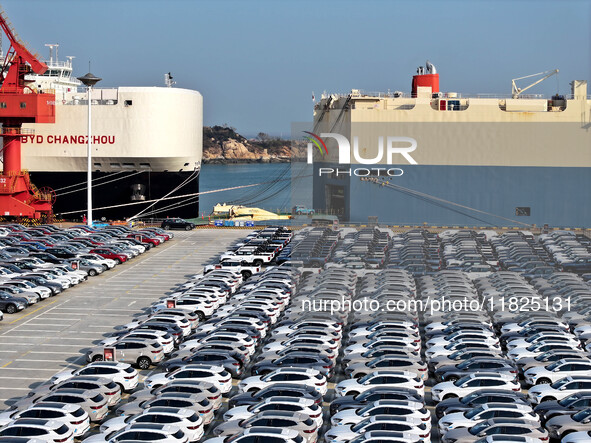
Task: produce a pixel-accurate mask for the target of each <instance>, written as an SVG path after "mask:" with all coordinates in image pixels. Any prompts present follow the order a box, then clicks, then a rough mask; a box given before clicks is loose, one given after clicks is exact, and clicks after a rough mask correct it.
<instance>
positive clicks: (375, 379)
mask: <svg viewBox="0 0 591 443" xmlns="http://www.w3.org/2000/svg"><path fill="white" fill-rule="evenodd" d="M393 385H395V386H396V387H400V388H408V389H412V390H414V391H416V392H417V393H418V394H419V395H421V396H424V395H425V385H424V383H423V381H422V380H421V379H420V377H418V376H417V374H415V373H414V372H409V371H391V370H379V371H374V372H372V373H371V374H367V375H366V376H365V377H361V378H360V379H356V378H352V379H348V380H343V381H341V382H340V383H339V384H337V385H336V386H335V393H336V395H337V396H345V395H356V394H359V393H361V392H365V391H367V390H368V389H371V388H374V387H392V386H393Z"/></svg>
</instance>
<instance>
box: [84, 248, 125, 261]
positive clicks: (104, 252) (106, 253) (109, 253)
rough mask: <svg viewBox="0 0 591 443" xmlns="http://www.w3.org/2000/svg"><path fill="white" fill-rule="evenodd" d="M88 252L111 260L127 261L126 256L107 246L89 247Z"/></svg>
mask: <svg viewBox="0 0 591 443" xmlns="http://www.w3.org/2000/svg"><path fill="white" fill-rule="evenodd" d="M88 253H89V254H97V255H100V256H101V257H103V258H110V259H111V260H115V261H116V262H117V263H123V262H126V261H127V256H125V255H123V254H118V253H117V252H115V251H113V250H111V249H109V248H95V249H91V250H90V251H89V252H88Z"/></svg>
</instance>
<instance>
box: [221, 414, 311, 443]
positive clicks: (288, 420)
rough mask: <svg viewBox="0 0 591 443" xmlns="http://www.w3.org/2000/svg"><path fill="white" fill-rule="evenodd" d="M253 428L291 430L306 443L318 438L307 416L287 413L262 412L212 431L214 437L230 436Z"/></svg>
mask: <svg viewBox="0 0 591 443" xmlns="http://www.w3.org/2000/svg"><path fill="white" fill-rule="evenodd" d="M253 426H269V427H274V428H281V429H293V430H295V431H297V432H298V433H299V434H300V436H302V438H304V439H305V440H306V441H308V442H315V441H316V440H317V438H318V426H317V425H316V422H315V421H314V420H312V419H311V418H310V416H308V415H307V414H302V413H300V412H287V411H263V412H260V413H259V414H257V415H253V416H252V417H250V418H246V419H243V420H232V421H229V422H226V423H222V424H221V425H219V426H218V427H216V428H215V429H214V430H213V433H214V434H215V435H216V436H221V437H224V436H230V435H234V434H237V433H240V432H241V431H243V430H244V429H246V428H250V427H253Z"/></svg>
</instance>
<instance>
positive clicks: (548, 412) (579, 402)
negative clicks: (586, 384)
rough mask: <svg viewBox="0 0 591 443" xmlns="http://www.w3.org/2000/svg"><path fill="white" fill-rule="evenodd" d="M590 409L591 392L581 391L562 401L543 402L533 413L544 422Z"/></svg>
mask: <svg viewBox="0 0 591 443" xmlns="http://www.w3.org/2000/svg"><path fill="white" fill-rule="evenodd" d="M588 407H591V392H590V391H582V392H577V393H575V394H572V395H569V396H568V397H565V398H563V399H562V400H559V401H556V400H553V401H543V402H542V403H540V404H539V405H537V406H536V407H535V408H534V412H536V413H537V414H539V415H540V416H541V417H542V420H543V421H544V422H546V421H548V420H549V419H550V418H552V417H554V416H556V415H567V414H572V413H574V412H578V411H581V410H583V409H587V408H588Z"/></svg>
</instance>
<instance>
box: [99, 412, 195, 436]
mask: <svg viewBox="0 0 591 443" xmlns="http://www.w3.org/2000/svg"><path fill="white" fill-rule="evenodd" d="M133 423H166V424H169V425H174V426H178V427H179V428H181V429H182V431H183V432H184V433H185V434H186V435H187V438H188V439H189V441H192V442H194V441H198V440H200V439H201V438H202V437H203V434H204V429H203V426H204V423H203V419H202V418H201V417H200V416H199V415H198V414H196V413H195V412H194V411H192V410H190V409H186V408H169V407H152V408H147V409H145V410H144V411H143V412H142V413H141V414H138V415H130V416H124V415H122V416H119V417H115V418H112V419H110V420H107V421H106V422H104V423H103V424H101V426H100V431H101V433H104V434H110V433H112V432H116V431H119V430H121V429H124V428H128V427H129V425H130V424H133Z"/></svg>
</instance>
